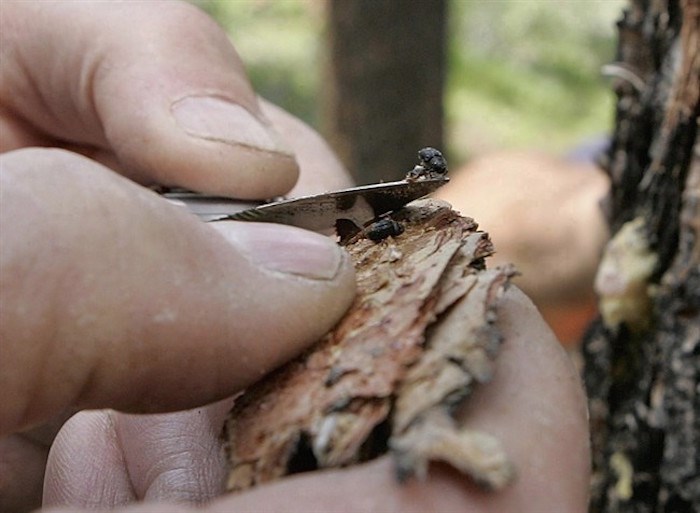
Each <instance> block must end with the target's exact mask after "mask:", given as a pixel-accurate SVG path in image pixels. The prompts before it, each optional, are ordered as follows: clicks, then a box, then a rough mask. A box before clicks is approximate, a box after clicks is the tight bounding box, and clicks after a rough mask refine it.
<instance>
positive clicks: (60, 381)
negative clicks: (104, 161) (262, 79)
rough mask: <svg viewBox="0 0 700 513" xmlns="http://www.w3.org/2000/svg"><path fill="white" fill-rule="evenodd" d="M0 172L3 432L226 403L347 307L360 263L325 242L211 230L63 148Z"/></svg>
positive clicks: (300, 234)
mask: <svg viewBox="0 0 700 513" xmlns="http://www.w3.org/2000/svg"><path fill="white" fill-rule="evenodd" d="M0 162H1V163H2V172H0V185H1V187H0V294H1V298H0V299H1V301H2V308H1V309H0V352H1V353H2V358H0V390H2V391H3V401H1V402H0V435H2V434H7V433H9V432H12V431H15V430H18V429H22V428H25V427H28V426H29V425H32V424H36V423H38V422H40V421H44V420H47V419H49V418H50V417H52V416H53V415H55V414H57V413H58V412H60V411H62V410H64V409H66V408H67V407H69V406H75V407H80V408H86V407H88V408H95V407H112V408H116V409H122V410H128V411H165V410H174V409H183V408H188V407H192V406H196V405H200V404H204V403H206V402H210V401H214V400H216V399H219V398H222V397H225V396H228V395H231V394H233V393H235V392H236V391H237V390H239V389H241V388H242V387H245V386H247V385H248V384H250V383H251V382H253V381H255V380H257V379H259V378H260V376H262V375H263V374H264V373H266V372H269V371H270V370H271V369H273V368H274V367H275V366H277V365H279V364H281V363H282V362H284V361H285V360H287V359H289V358H291V357H292V356H294V355H295V354H296V353H298V352H299V351H300V350H301V349H303V348H304V347H305V346H306V345H308V344H309V343H311V342H313V341H315V340H317V339H318V338H320V337H321V336H322V335H323V334H324V333H325V332H326V331H328V330H329V329H330V328H331V327H332V326H333V324H334V323H335V322H336V321H337V319H338V318H339V317H340V316H341V315H342V314H343V312H344V311H345V309H346V308H347V307H348V306H349V304H350V302H351V301H352V298H353V292H354V278H353V272H352V265H351V263H350V261H349V258H348V257H347V255H346V254H345V253H344V251H342V249H341V248H340V247H339V246H337V245H336V244H335V243H334V242H333V241H332V240H330V239H328V238H326V237H322V236H320V235H318V234H315V233H311V232H306V231H304V230H300V229H297V228H291V227H285V226H279V225H261V224H255V223H234V222H230V223H220V224H219V225H218V226H217V229H216V230H215V229H213V228H212V227H211V225H206V224H204V223H201V222H199V221H198V220H197V219H196V218H195V217H194V216H192V215H190V214H189V213H187V212H186V211H184V210H182V209H180V208H179V207H176V206H173V205H170V204H169V203H168V202H167V201H165V200H163V199H162V198H160V197H159V196H158V195H156V194H154V193H152V192H151V191H148V190H147V189H144V188H142V187H140V186H138V185H136V184H134V183H133V182H131V181H129V180H126V179H124V178H122V177H120V176H118V175H116V174H114V173H112V172H110V171H109V170H107V169H106V168H104V167H103V166H101V165H99V164H96V163H95V162H94V161H91V160H89V159H86V158H83V157H80V156H77V155H75V154H72V153H69V152H65V151H63V150H46V149H31V150H30V149H27V150H18V151H14V152H10V153H8V154H5V155H3V156H2V160H1V161H0ZM56 191H60V194H57V192H56Z"/></svg>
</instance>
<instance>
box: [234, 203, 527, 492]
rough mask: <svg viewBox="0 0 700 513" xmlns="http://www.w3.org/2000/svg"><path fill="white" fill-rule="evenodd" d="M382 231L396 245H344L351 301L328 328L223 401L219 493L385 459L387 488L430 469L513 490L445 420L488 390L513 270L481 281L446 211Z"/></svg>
mask: <svg viewBox="0 0 700 513" xmlns="http://www.w3.org/2000/svg"><path fill="white" fill-rule="evenodd" d="M394 219H395V220H396V221H397V222H399V223H401V224H402V225H403V226H404V228H405V231H404V233H402V234H401V235H399V236H397V237H395V238H394V237H391V238H387V239H385V240H382V241H380V242H373V241H371V240H369V239H367V238H362V237H356V238H354V239H353V240H351V241H349V242H348V243H347V246H346V249H347V250H348V252H349V253H350V255H351V256H352V258H353V260H354V262H355V267H356V273H357V288H358V292H357V297H356V299H355V302H354V304H353V306H352V307H351V308H350V310H349V311H348V312H347V314H346V315H345V317H344V318H343V319H342V320H341V322H340V323H339V324H338V325H337V326H336V328H335V329H334V330H333V331H332V332H330V333H329V334H328V335H327V336H326V337H324V338H323V339H322V340H321V341H319V342H318V343H317V344H316V345H315V346H314V347H313V348H312V349H310V350H309V351H308V352H306V353H305V354H304V355H302V356H301V357H300V358H298V359H297V360H296V361H293V362H291V363H290V364H288V365H287V366H285V367H283V368H281V369H280V370H278V371H277V372H275V373H273V374H272V375H270V376H269V377H268V378H266V379H264V380H263V381H262V382H260V383H259V384H257V385H255V386H253V387H251V388H250V389H249V390H247V391H246V392H245V393H244V394H243V395H242V396H241V397H240V398H239V399H238V400H237V401H236V403H235V405H234V408H233V410H232V412H231V414H230V416H229V419H228V421H227V424H226V429H225V436H226V439H227V443H228V454H229V462H230V468H231V471H230V476H229V480H228V488H229V490H232V491H233V490H243V489H246V488H250V487H253V486H255V485H258V484H262V483H265V482H269V481H272V480H274V479H277V478H280V477H282V476H284V475H288V474H292V473H295V472H301V471H307V470H313V469H317V468H327V467H338V466H347V465H351V464H353V463H358V462H362V461H366V460H369V459H372V458H375V457H377V456H379V455H381V454H384V453H386V452H390V453H391V454H392V455H393V457H394V461H395V464H396V471H397V477H398V478H399V479H405V478H408V477H411V476H413V475H416V476H418V477H422V476H424V475H425V474H426V472H427V466H428V463H429V462H430V461H443V462H446V463H448V464H449V465H451V466H453V467H454V468H456V469H457V470H459V471H461V472H463V473H466V474H468V475H470V476H472V478H474V479H475V480H476V481H477V482H479V483H481V484H483V485H485V486H486V487H490V488H500V487H502V486H504V485H506V484H507V483H508V482H509V481H510V479H511V478H512V476H513V471H512V468H511V465H510V462H509V460H508V458H507V456H506V455H505V453H504V452H503V450H502V448H501V446H500V443H499V442H498V440H496V439H494V438H493V437H491V436H489V435H486V434H484V433H478V432H473V431H470V430H468V429H466V428H464V427H462V426H460V425H458V424H457V422H456V420H455V419H454V418H453V416H452V413H453V412H454V411H455V408H456V407H457V406H458V405H460V404H461V403H462V402H463V401H464V399H465V398H466V397H467V396H468V395H469V393H470V391H471V390H472V388H473V387H474V386H475V385H476V384H479V383H483V382H486V381H488V380H489V379H490V377H491V373H492V360H493V358H494V357H495V356H496V353H497V351H498V347H499V345H500V335H499V333H498V332H497V330H496V328H495V325H494V321H495V320H496V315H497V305H498V300H499V297H500V296H501V294H502V292H503V291H504V290H505V287H506V286H507V284H508V281H509V279H510V277H511V276H512V275H513V274H514V270H513V268H512V267H502V268H496V269H493V270H486V269H485V268H484V264H483V262H484V258H485V257H487V256H489V255H490V254H491V253H492V251H493V248H492V246H491V243H490V241H489V239H488V235H487V234H485V233H483V232H479V231H477V225H476V223H474V221H473V220H471V219H468V218H464V217H460V216H459V215H458V214H457V213H455V212H454V211H452V210H451V209H450V208H449V205H447V204H445V203H441V202H436V201H419V202H414V203H413V204H411V205H409V206H408V207H406V208H404V209H403V210H401V211H400V212H398V213H397V214H395V215H394Z"/></svg>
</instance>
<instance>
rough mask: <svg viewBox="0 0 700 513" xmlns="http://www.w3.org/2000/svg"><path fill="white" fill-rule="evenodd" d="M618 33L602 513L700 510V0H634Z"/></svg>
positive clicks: (600, 414) (602, 347)
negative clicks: (699, 124) (657, 0)
mask: <svg viewBox="0 0 700 513" xmlns="http://www.w3.org/2000/svg"><path fill="white" fill-rule="evenodd" d="M619 29H620V42H619V48H618V58H617V59H618V62H616V63H615V64H614V65H612V66H610V67H609V68H608V71H610V72H611V74H612V75H613V76H614V77H616V78H615V82H614V86H615V89H616V92H617V94H618V103H617V120H616V126H615V132H614V138H613V143H612V147H611V149H610V150H609V152H608V155H607V158H606V159H605V162H604V168H605V169H606V171H607V172H608V174H609V175H610V178H611V181H612V190H611V195H610V199H609V204H608V205H607V208H608V215H609V223H610V226H611V233H612V234H613V235H612V238H611V241H610V243H609V244H608V246H607V248H606V250H605V252H604V255H603V259H602V262H601V266H600V269H599V272H598V276H597V279H596V288H597V290H598V293H599V295H600V310H601V314H602V317H601V319H600V321H599V322H597V323H596V324H595V325H594V326H592V327H591V329H590V331H589V334H588V336H587V338H586V340H585V343H584V356H585V359H586V367H585V378H586V385H587V388H588V393H589V397H590V399H589V401H590V402H589V406H590V411H591V428H592V436H593V463H594V479H593V488H592V503H591V511H595V512H640V513H641V512H661V511H669V512H671V511H672V512H683V511H688V512H690V511H700V388H699V387H700V385H699V383H700V379H699V378H700V142H698V115H699V114H700V101H699V97H700V2H698V1H697V0H667V1H660V2H647V1H641V0H633V1H630V4H629V7H628V9H627V10H626V11H625V13H624V17H623V19H622V20H621V21H620V23H619Z"/></svg>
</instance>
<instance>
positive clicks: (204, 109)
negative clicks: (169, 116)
mask: <svg viewBox="0 0 700 513" xmlns="http://www.w3.org/2000/svg"><path fill="white" fill-rule="evenodd" d="M170 108H171V111H172V113H173V116H174V117H175V120H176V121H177V123H178V125H180V128H182V129H183V130H184V131H185V132H187V134H189V135H191V136H193V137H198V138H200V139H207V140H210V141H217V142H222V143H226V144H236V145H243V146H248V147H251V148H255V149H258V150H262V151H270V152H276V153H286V154H291V153H292V152H291V150H290V149H289V148H288V147H287V146H286V145H285V144H284V142H283V141H282V139H281V137H280V136H279V134H277V132H276V131H275V130H274V129H273V128H272V126H271V125H268V124H266V122H264V121H262V120H260V119H258V118H257V117H255V116H254V115H253V114H251V113H250V111H248V110H247V109H245V108H244V107H242V106H240V105H238V104H237V103H233V102H230V101H228V100H225V99H223V98H219V97H216V96H187V97H185V98H182V99H180V100H178V101H176V102H175V103H173V104H172V105H171V107H170Z"/></svg>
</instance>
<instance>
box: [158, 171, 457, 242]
mask: <svg viewBox="0 0 700 513" xmlns="http://www.w3.org/2000/svg"><path fill="white" fill-rule="evenodd" d="M449 180H450V179H449V178H448V177H447V176H444V175H443V176H433V177H429V178H422V179H417V180H399V181H396V182H384V183H376V184H371V185H361V186H359V187H351V188H349V189H342V190H338V191H332V192H327V193H324V194H315V195H312V196H302V197H299V198H293V199H285V200H282V201H275V202H272V203H264V204H261V203H252V202H245V201H240V200H234V199H228V198H222V197H217V196H206V195H203V194H198V193H194V192H189V191H178V190H176V191H171V192H165V193H164V194H163V196H164V197H165V198H166V199H168V200H170V201H171V202H173V203H175V204H178V205H181V206H185V207H187V208H188V209H189V210H190V211H191V212H192V213H194V214H195V215H197V216H198V217H199V218H200V219H202V220H203V221H207V222H212V221H229V220H231V221H256V222H263V223H280V224H287V225H291V226H297V227H299V228H305V229H307V230H312V231H316V232H324V231H327V230H329V229H333V228H335V227H336V226H338V224H337V223H338V221H341V220H346V221H350V222H351V223H353V224H354V225H355V226H356V227H357V228H359V229H362V228H363V227H364V226H366V225H367V224H368V223H370V222H371V221H373V220H374V219H376V218H378V217H380V216H382V215H384V214H388V213H390V212H393V211H395V210H398V209H400V208H401V207H403V206H404V205H406V204H408V203H410V202H411V201H414V200H417V199H419V198H422V197H424V196H427V195H428V194H430V193H432V192H434V191H435V190H437V189H438V188H439V187H442V186H443V185H445V184H446V183H447V182H449Z"/></svg>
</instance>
